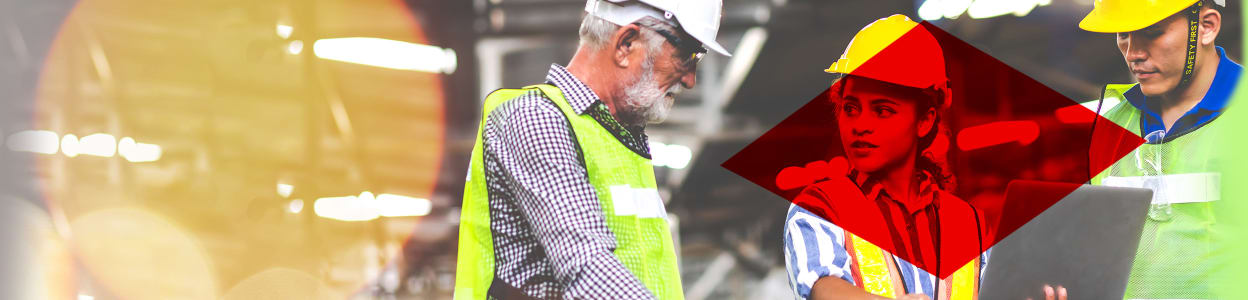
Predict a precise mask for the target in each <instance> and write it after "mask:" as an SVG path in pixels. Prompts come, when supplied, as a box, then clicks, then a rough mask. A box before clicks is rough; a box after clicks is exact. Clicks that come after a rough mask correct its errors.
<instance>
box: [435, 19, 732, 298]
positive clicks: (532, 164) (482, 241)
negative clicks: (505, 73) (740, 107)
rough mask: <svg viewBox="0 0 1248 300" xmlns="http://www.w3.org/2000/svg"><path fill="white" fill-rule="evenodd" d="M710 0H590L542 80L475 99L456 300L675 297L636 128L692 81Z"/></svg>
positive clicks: (659, 209)
mask: <svg viewBox="0 0 1248 300" xmlns="http://www.w3.org/2000/svg"><path fill="white" fill-rule="evenodd" d="M720 1H721V0H589V1H588V3H587V4H586V8H585V10H586V12H588V15H586V16H585V19H584V20H583V22H582V23H581V28H580V39H581V40H580V46H579V48H578V49H577V51H576V54H575V55H574V56H573V57H572V61H571V62H570V63H568V66H567V68H564V67H562V66H560V65H558V64H552V65H551V67H550V71H549V72H548V73H547V75H546V83H545V84H539V85H533V86H529V87H525V88H522V89H502V90H498V91H495V92H493V93H491V94H490V96H488V97H487V98H486V101H485V104H484V109H483V113H482V116H483V120H482V122H481V131H480V132H479V133H478V135H477V142H476V146H475V147H474V149H473V152H472V161H471V166H470V168H469V174H468V180H467V182H466V184H465V188H464V204H463V210H462V214H461V218H460V237H459V257H458V261H457V264H458V265H457V271H456V282H455V293H456V295H455V298H456V299H483V298H501V299H527V298H539V299H551V298H564V299H586V298H601V299H654V298H657V299H680V298H683V296H682V295H681V293H682V288H681V283H680V273H679V272H678V269H677V266H676V254H675V251H674V247H673V241H672V237H671V235H670V232H669V229H668V225H667V220H666V217H667V213H666V211H665V209H664V208H663V202H662V200H661V199H659V194H658V190H657V189H656V184H655V180H654V170H653V167H652V166H651V164H650V150H649V147H648V143H647V141H646V135H645V132H644V129H645V126H646V124H648V123H657V122H661V121H663V119H665V118H666V117H667V113H668V111H669V110H670V109H671V106H672V102H673V101H674V99H675V96H676V94H677V93H679V92H680V91H681V90H682V89H684V88H692V87H693V86H694V84H695V80H696V79H695V73H696V68H697V63H698V61H699V60H700V59H701V57H702V56H703V55H704V54H705V53H706V52H707V50H706V48H710V49H711V50H714V51H715V52H718V53H721V54H723V55H729V54H728V52H727V51H725V50H724V49H723V47H722V46H720V45H719V44H718V43H716V42H715V36H716V32H717V31H718V28H719V18H720V17H719V15H720V6H721V2H720Z"/></svg>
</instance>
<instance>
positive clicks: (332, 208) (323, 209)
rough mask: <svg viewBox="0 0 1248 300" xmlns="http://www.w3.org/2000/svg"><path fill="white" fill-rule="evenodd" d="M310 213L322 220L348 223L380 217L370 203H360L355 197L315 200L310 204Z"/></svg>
mask: <svg viewBox="0 0 1248 300" xmlns="http://www.w3.org/2000/svg"><path fill="white" fill-rule="evenodd" d="M312 211H313V212H315V213H316V215H317V216H320V217H322V218H329V219H334V220H339V221H348V222H355V221H368V220H373V219H376V218H377V217H378V216H380V215H379V214H378V213H377V209H376V208H375V207H373V205H372V204H371V203H367V202H366V201H360V199H359V198H357V197H355V196H346V197H327V198H320V199H316V202H315V203H312Z"/></svg>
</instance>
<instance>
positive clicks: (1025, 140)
mask: <svg viewBox="0 0 1248 300" xmlns="http://www.w3.org/2000/svg"><path fill="white" fill-rule="evenodd" d="M1039 136H1040V125H1039V124H1037V123H1036V122H1035V121H1031V120H1024V121H999V122H992V123H988V124H983V125H975V126H971V127H967V128H964V129H962V130H961V131H959V132H958V138H957V144H958V149H961V150H962V151H970V150H976V149H982V148H987V147H991V146H996V145H1004V144H1008V143H1018V144H1020V145H1023V146H1026V145H1030V144H1031V143H1032V142H1034V141H1036V138H1038V137H1039Z"/></svg>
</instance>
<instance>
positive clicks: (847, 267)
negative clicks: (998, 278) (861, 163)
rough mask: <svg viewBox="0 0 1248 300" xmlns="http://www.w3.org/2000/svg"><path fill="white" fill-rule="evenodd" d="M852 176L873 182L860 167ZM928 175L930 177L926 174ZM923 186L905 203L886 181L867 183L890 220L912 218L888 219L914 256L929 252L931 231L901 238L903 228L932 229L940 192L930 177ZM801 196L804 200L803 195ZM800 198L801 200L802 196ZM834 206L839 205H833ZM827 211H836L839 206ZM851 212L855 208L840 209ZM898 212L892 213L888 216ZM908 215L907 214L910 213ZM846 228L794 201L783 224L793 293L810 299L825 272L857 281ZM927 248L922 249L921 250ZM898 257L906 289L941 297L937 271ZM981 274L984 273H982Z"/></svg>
mask: <svg viewBox="0 0 1248 300" xmlns="http://www.w3.org/2000/svg"><path fill="white" fill-rule="evenodd" d="M851 174H852V175H851V177H856V178H857V179H858V180H856V182H860V183H869V182H867V181H866V179H865V178H864V177H861V176H854V175H857V172H853V173H851ZM925 178H926V177H925ZM921 182H923V184H921V185H920V193H919V199H917V200H916V201H909V202H901V201H897V200H894V199H892V197H889V196H888V194H887V193H886V192H884V191H883V189H882V185H880V184H878V183H876V184H866V186H867V187H868V188H867V190H868V191H869V193H868V194H867V195H866V196H867V197H866V199H872V200H873V201H875V202H876V203H879V204H880V206H879V207H880V210H881V211H882V212H886V217H885V219H887V220H903V219H904V220H910V221H908V222H890V223H891V224H888V225H889V226H890V229H891V230H890V231H891V232H893V238H894V241H893V243H894V244H895V245H898V246H899V247H900V248H899V250H902V251H910V253H911V255H914V254H919V253H920V252H931V251H933V250H932V249H930V248H934V247H932V246H931V245H932V241H931V236H932V234H911V237H910V238H909V239H907V238H902V236H901V235H900V234H899V233H903V232H905V233H916V232H929V231H930V228H929V227H930V226H929V225H928V224H927V223H928V222H926V221H925V220H928V216H929V215H930V214H933V209H929V208H932V207H934V206H933V205H932V203H933V199H934V197H935V196H934V195H935V194H936V191H935V189H936V188H935V187H934V184H932V183H931V182H930V180H926V179H925V180H922V181H921ZM817 190H818V189H816V188H807V190H806V191H803V194H804V195H803V196H807V195H808V194H809V193H811V192H813V191H817ZM833 196H835V195H821V196H819V197H833ZM799 200H803V199H799ZM799 202H802V201H799ZM833 210H835V209H834V208H833ZM829 213H836V212H835V211H832V212H829ZM842 213H853V212H842ZM887 215H894V217H891V218H890V217H887ZM906 215H909V216H908V217H907V216H906ZM845 234H846V232H845V230H844V229H842V228H841V227H840V226H837V225H835V224H833V223H832V222H829V221H827V220H824V219H823V218H821V217H819V216H818V215H817V214H815V213H812V212H810V211H808V210H806V209H804V208H802V207H800V206H797V205H792V206H791V207H790V208H789V212H788V216H787V217H786V218H785V227H784V249H785V250H784V252H785V253H784V254H785V265H786V266H787V268H788V271H789V285H790V286H791V287H792V288H793V293H794V295H796V296H797V297H798V299H808V298H810V292H811V288H812V287H813V286H814V284H815V281H816V280H818V279H820V278H823V277H835V278H840V279H842V280H845V281H846V282H849V283H850V284H854V285H857V283H855V282H854V278H853V275H852V274H851V264H853V263H854V262H853V259H852V258H851V257H850V255H849V251H848V250H846V247H845V244H844V243H845V240H846V239H845V237H846V236H845ZM918 244H926V245H925V246H924V247H918V246H919V245H918ZM920 248H924V249H920ZM927 255H931V254H927ZM893 258H894V260H895V261H896V262H897V269H898V271H899V272H900V273H901V274H899V275H900V277H901V279H902V282H903V285H904V288H905V290H904V291H905V293H907V294H915V293H922V294H926V295H928V297H931V298H932V299H937V297H936V294H937V293H938V292H937V286H936V283H937V281H939V279H938V278H936V276H934V275H932V274H930V273H928V272H927V271H924V270H923V269H922V268H920V267H918V266H916V265H914V264H912V263H910V262H909V261H907V260H906V259H904V258H902V257H899V256H897V255H893ZM980 261H981V262H982V263H981V264H980V268H981V269H980V273H981V274H982V273H983V270H984V268H985V267H986V266H987V264H988V252H984V253H981V254H980ZM980 278H983V276H980Z"/></svg>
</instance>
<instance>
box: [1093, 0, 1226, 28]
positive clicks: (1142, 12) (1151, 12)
mask: <svg viewBox="0 0 1248 300" xmlns="http://www.w3.org/2000/svg"><path fill="white" fill-rule="evenodd" d="M1196 1H1199V0H1096V2H1093V3H1092V12H1089V13H1088V15H1087V16H1084V17H1083V20H1082V21H1079V28H1081V29H1083V30H1087V31H1091V32H1105V33H1118V32H1131V31H1136V30H1140V29H1144V28H1145V27H1148V26H1152V25H1153V24H1157V22H1161V20H1165V19H1166V18H1169V17H1170V16H1172V15H1174V14H1176V13H1179V12H1181V11H1183V9H1184V8H1188V7H1191V6H1192V5H1193V4H1196ZM1214 2H1215V3H1216V4H1217V5H1219V6H1226V2H1225V0H1214Z"/></svg>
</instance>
